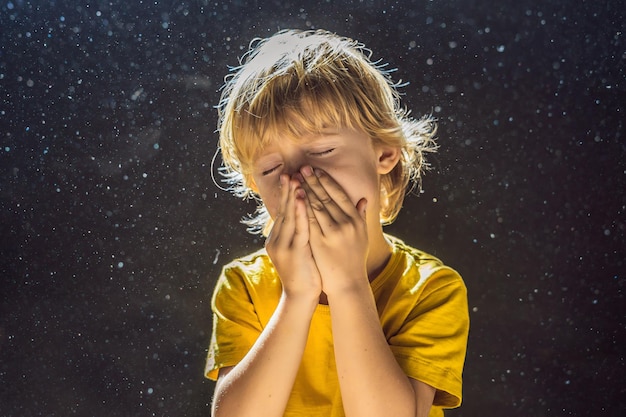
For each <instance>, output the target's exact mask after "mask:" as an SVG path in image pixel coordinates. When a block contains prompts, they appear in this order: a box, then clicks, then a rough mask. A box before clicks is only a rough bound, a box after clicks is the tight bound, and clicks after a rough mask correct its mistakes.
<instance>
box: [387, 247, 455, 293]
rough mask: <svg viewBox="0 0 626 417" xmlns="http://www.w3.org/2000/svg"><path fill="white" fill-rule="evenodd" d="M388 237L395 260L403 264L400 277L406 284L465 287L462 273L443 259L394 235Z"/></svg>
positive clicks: (423, 286) (413, 285) (433, 286)
mask: <svg viewBox="0 0 626 417" xmlns="http://www.w3.org/2000/svg"><path fill="white" fill-rule="evenodd" d="M387 238H388V239H389V241H390V242H391V243H392V245H393V248H394V249H393V250H394V257H395V262H397V263H399V264H400V265H401V266H402V270H401V272H400V274H399V275H401V276H400V277H399V279H400V280H401V281H402V283H403V285H404V286H411V287H414V289H417V288H422V289H424V288H425V287H430V288H431V289H434V288H440V287H447V286H452V287H462V288H465V283H464V282H463V278H461V275H460V274H459V273H458V272H457V271H456V270H455V269H454V268H452V267H450V266H448V265H445V264H444V263H443V261H441V259H439V258H437V257H435V256H433V255H431V254H429V253H427V252H424V251H422V250H420V249H416V248H414V247H412V246H409V245H407V244H406V243H404V242H403V241H402V240H400V239H398V238H396V237H394V236H390V235H387Z"/></svg>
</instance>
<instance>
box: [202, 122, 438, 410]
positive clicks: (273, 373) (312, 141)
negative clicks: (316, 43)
mask: <svg viewBox="0 0 626 417" xmlns="http://www.w3.org/2000/svg"><path fill="white" fill-rule="evenodd" d="M399 158H400V150H399V149H397V148H393V147H388V146H375V145H374V144H373V142H372V140H371V139H370V138H369V137H368V136H367V135H366V134H365V133H363V132H360V131H355V130H349V129H338V130H334V131H327V132H323V133H322V134H320V135H316V136H311V137H308V138H303V140H302V141H298V142H296V141H290V140H287V139H283V140H281V141H279V140H276V141H275V142H274V143H272V144H270V146H268V147H267V148H266V149H264V150H263V152H262V155H260V157H259V159H258V160H257V162H256V163H255V166H254V173H253V179H254V187H255V191H256V192H257V193H258V194H259V195H260V196H261V198H262V199H263V202H264V203H265V205H266V207H267V208H268V211H269V213H270V216H271V217H272V219H273V220H274V226H273V228H272V231H271V233H270V235H269V236H268V239H267V242H266V249H267V253H268V255H269V256H270V258H271V259H272V262H273V263H274V265H275V267H276V269H277V271H278V274H279V276H280V278H281V281H282V284H283V294H282V296H281V299H280V301H279V304H278V307H277V309H276V311H275V313H274V315H273V316H272V319H271V320H270V322H269V323H268V326H267V327H266V328H265V329H264V330H263V332H262V333H261V335H260V336H259V339H258V340H257V342H256V343H255V345H254V347H253V348H252V349H251V350H250V352H249V353H248V354H247V355H246V357H245V358H244V359H243V360H242V361H241V362H240V363H239V364H237V365H236V366H235V367H230V368H224V369H221V370H220V375H219V378H218V382H217V385H216V390H215V399H214V403H213V415H214V416H233V415H237V416H258V415H259V410H263V415H265V416H277V417H278V416H282V415H283V413H284V410H285V407H286V404H287V400H288V398H289V394H290V392H291V387H292V386H293V382H294V380H295V377H296V373H297V370H298V367H299V364H300V361H301V358H302V354H303V352H304V347H305V345H306V339H307V335H308V331H309V326H310V322H311V317H312V315H313V312H314V310H315V306H316V305H317V304H318V303H320V302H322V303H328V305H329V306H330V309H331V313H332V314H331V317H332V319H331V320H332V330H333V335H334V349H335V360H336V363H337V372H338V376H339V382H340V389H341V395H342V399H343V403H344V410H345V413H346V416H348V417H352V416H354V417H356V416H359V417H367V416H388V415H393V416H400V417H401V416H411V417H414V416H419V417H426V416H427V415H428V412H429V410H430V407H431V405H432V402H433V398H434V394H435V389H434V388H432V387H430V386H429V385H427V384H424V383H422V382H420V381H417V380H414V379H412V378H409V377H407V376H406V375H405V374H404V372H403V371H402V369H401V368H400V367H399V366H398V364H397V362H396V360H395V358H394V357H393V354H392V353H391V350H390V348H389V345H388V344H387V341H386V338H385V336H384V334H383V332H382V329H381V327H380V321H379V317H378V313H377V310H376V304H375V301H374V297H373V294H372V291H371V287H370V285H369V283H370V281H371V280H372V279H374V278H375V277H376V276H377V274H378V273H379V272H380V271H382V269H383V268H384V266H385V265H386V263H387V261H388V260H389V257H390V255H391V247H390V245H389V243H388V242H387V241H386V239H385V237H384V234H383V230H382V226H381V225H380V222H379V218H378V213H379V212H380V192H379V190H380V182H379V181H380V176H381V175H384V174H386V173H388V172H389V171H391V169H393V167H394V166H395V165H396V164H397V163H398V160H399ZM372 363H376V364H377V366H371V364H372ZM242 398H245V399H246V401H241V399H242Z"/></svg>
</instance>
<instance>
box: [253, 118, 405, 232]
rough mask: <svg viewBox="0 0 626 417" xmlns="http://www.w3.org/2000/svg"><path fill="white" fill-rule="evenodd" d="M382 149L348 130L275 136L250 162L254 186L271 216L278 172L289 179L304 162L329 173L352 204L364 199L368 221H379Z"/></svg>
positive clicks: (277, 198) (277, 191) (275, 207)
mask: <svg viewBox="0 0 626 417" xmlns="http://www.w3.org/2000/svg"><path fill="white" fill-rule="evenodd" d="M384 154H385V151H384V150H383V148H382V147H379V146H374V144H373V142H372V140H371V138H370V137H369V136H368V135H367V134H365V133H364V132H360V131H355V130H351V129H337V130H328V131H325V132H324V133H323V134H320V135H310V136H309V137H305V138H302V139H301V140H298V141H294V140H291V139H287V138H276V139H274V140H273V141H271V142H270V144H269V145H268V146H267V147H266V148H265V149H264V150H263V151H262V152H261V154H260V155H259V156H258V158H257V159H256V162H255V163H254V165H253V173H252V177H253V180H254V183H255V184H254V185H255V188H256V190H255V191H257V192H258V194H259V195H260V197H261V199H262V200H263V203H264V204H265V206H266V207H267V210H268V212H269V214H270V216H271V217H272V218H275V217H276V214H277V211H278V208H279V204H280V180H279V177H280V175H281V174H289V175H290V176H291V177H292V178H294V175H296V174H298V173H299V171H300V169H301V168H302V167H303V166H305V165H310V166H312V167H313V168H320V169H322V170H324V171H325V172H326V173H328V174H329V175H330V176H331V177H332V178H333V179H334V180H335V181H336V182H337V183H338V184H339V185H340V186H341V187H342V188H343V190H344V191H345V193H346V194H347V195H348V197H350V200H351V201H352V203H353V204H355V205H356V203H357V202H358V201H359V200H360V199H361V198H364V197H365V198H366V199H367V202H368V204H367V213H368V223H370V219H371V221H372V222H375V223H378V222H379V220H378V216H379V212H380V182H379V175H380V174H381V173H386V172H388V171H389V170H388V169H387V167H386V166H383V167H381V161H382V160H383V158H384ZM392 168H393V167H392Z"/></svg>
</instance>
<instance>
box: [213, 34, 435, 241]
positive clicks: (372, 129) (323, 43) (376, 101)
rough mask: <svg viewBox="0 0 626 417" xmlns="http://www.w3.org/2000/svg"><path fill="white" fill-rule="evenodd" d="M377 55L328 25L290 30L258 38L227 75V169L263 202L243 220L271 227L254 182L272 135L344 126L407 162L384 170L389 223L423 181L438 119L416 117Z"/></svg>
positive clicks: (236, 189) (223, 114) (234, 182)
mask: <svg viewBox="0 0 626 417" xmlns="http://www.w3.org/2000/svg"><path fill="white" fill-rule="evenodd" d="M370 56H371V51H369V50H368V49H366V48H365V47H364V45H362V44H360V43H358V42H356V41H354V40H352V39H349V38H345V37H340V36H337V35H335V34H333V33H330V32H327V31H322V30H316V31H298V30H283V31H280V32H278V33H276V34H275V35H273V36H271V37H269V38H267V39H255V40H253V41H252V42H251V43H250V49H249V51H248V52H247V53H246V54H245V55H244V57H243V58H242V63H241V65H240V66H238V67H236V68H233V69H232V70H233V73H232V74H230V75H228V76H227V77H226V78H225V85H224V87H223V91H222V97H221V100H220V103H219V105H218V113H219V122H218V129H219V134H220V150H221V154H222V159H223V167H221V168H220V172H221V174H222V175H224V177H225V181H226V182H227V183H228V184H229V190H230V191H231V192H233V193H234V194H235V195H237V196H239V197H243V198H246V199H247V198H253V199H255V200H257V201H258V207H257V210H256V213H255V214H254V215H252V216H251V217H250V218H248V219H245V220H244V223H245V224H247V225H248V226H249V228H248V230H249V231H250V232H252V233H260V232H264V234H266V233H267V231H268V228H269V225H270V224H271V219H270V217H269V214H268V212H267V210H266V208H265V206H264V205H263V202H262V201H261V199H260V198H259V197H258V195H257V194H256V193H255V192H254V191H253V189H252V188H251V184H253V181H252V164H253V162H254V160H255V158H256V156H257V155H258V153H259V152H260V151H261V150H262V149H263V147H264V146H266V145H267V144H268V142H269V141H270V140H272V139H273V138H281V139H282V138H285V139H288V138H289V139H295V140H297V138H301V137H303V136H306V135H308V134H311V133H318V132H322V131H323V130H324V129H325V128H328V127H333V128H335V127H339V128H351V129H355V130H360V131H363V132H365V133H366V134H367V135H368V136H369V137H370V138H371V139H372V140H373V141H374V144H376V143H384V144H387V145H391V146H394V147H397V148H400V149H401V151H402V152H401V158H400V162H399V163H398V164H397V165H396V166H395V167H394V169H393V170H392V171H391V172H389V173H388V174H386V175H384V176H383V177H381V190H380V191H381V212H380V220H381V223H383V224H389V223H391V222H393V220H395V218H396V217H397V215H398V212H399V211H400V208H401V207H402V202H403V200H404V196H405V193H406V191H407V189H408V190H411V189H413V187H415V186H418V187H420V186H421V176H422V173H423V171H424V169H426V168H427V166H428V165H427V163H426V161H425V158H424V154H425V153H426V152H433V151H435V150H436V148H437V146H436V144H435V141H434V135H435V131H436V124H435V122H434V120H433V119H432V117H430V116H425V117H423V118H421V119H419V120H415V119H413V118H411V117H409V112H408V111H407V110H406V109H405V108H402V107H400V100H399V94H398V92H397V87H398V84H396V83H394V82H393V81H392V80H391V78H390V77H389V72H390V71H389V70H386V69H385V65H383V64H380V63H379V62H372V61H371V60H370ZM409 183H411V185H410V186H409Z"/></svg>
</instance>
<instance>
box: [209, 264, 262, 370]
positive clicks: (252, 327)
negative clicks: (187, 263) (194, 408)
mask: <svg viewBox="0 0 626 417" xmlns="http://www.w3.org/2000/svg"><path fill="white" fill-rule="evenodd" d="M211 308H212V310H213V334H212V336H211V342H210V344H209V351H208V354H207V361H206V366H205V376H206V377H207V378H209V379H212V380H217V377H218V374H219V370H220V368H224V367H227V366H234V365H237V363H239V361H241V360H242V359H243V358H244V356H245V355H246V354H247V353H248V351H249V350H250V349H251V348H252V346H253V345H254V343H255V341H256V340H257V338H258V337H259V335H260V334H261V331H262V326H261V323H260V321H259V318H258V315H257V314H256V312H255V309H254V305H253V304H252V301H251V299H250V295H249V293H248V291H247V288H246V283H245V279H244V275H243V272H242V271H241V270H240V269H239V268H237V267H236V266H228V267H226V268H224V270H223V271H222V274H221V275H220V278H219V279H218V282H217V285H216V287H215V291H214V293H213V298H212V301H211Z"/></svg>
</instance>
